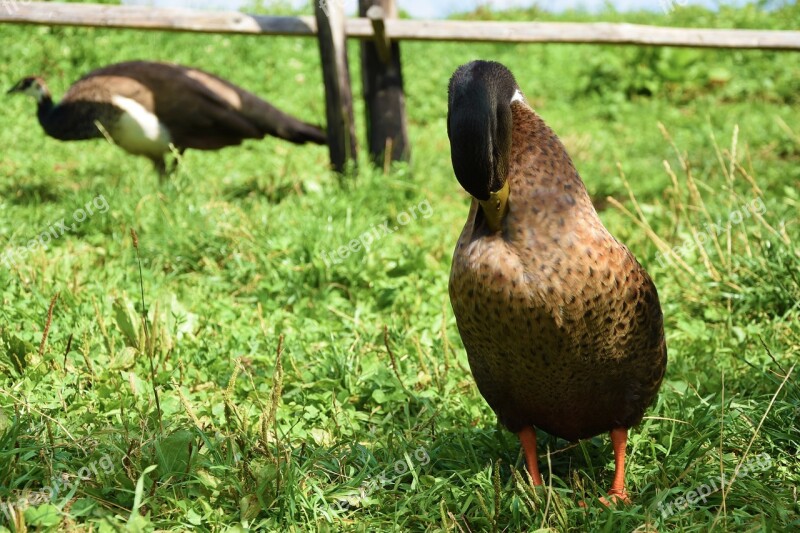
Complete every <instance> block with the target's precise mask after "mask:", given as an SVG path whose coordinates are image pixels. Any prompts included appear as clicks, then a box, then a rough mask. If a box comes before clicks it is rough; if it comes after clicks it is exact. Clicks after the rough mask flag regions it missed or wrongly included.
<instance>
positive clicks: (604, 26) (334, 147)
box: [0, 0, 800, 171]
mask: <svg viewBox="0 0 800 533" xmlns="http://www.w3.org/2000/svg"><path fill="white" fill-rule="evenodd" d="M314 4H315V8H314V9H315V12H314V16H313V17H273V16H260V15H248V14H245V13H239V12H218V11H198V10H192V9H174V8H150V7H143V6H111V5H99V4H64V3H57V2H28V1H25V2H22V1H20V0H0V22H6V23H14V24H43V25H51V26H88V27H105V28H128V29H139V30H160V31H182V32H198V33H228V34H255V35H285V36H304V37H316V38H317V39H318V41H319V48H320V55H321V59H322V68H323V78H324V81H325V98H326V115H327V129H328V136H329V150H330V155H331V164H332V166H333V168H334V169H336V170H337V171H343V170H344V169H345V168H346V167H347V166H348V165H351V164H354V163H355V161H356V160H357V150H358V146H357V145H358V143H357V142H356V134H355V131H356V130H355V126H354V119H353V106H352V102H353V96H352V89H351V85H350V73H349V68H348V60H347V53H346V48H345V43H346V40H347V39H348V38H357V39H360V40H361V57H360V59H361V63H362V69H361V71H362V83H363V87H364V97H365V99H366V106H365V107H366V111H367V117H366V120H367V138H368V147H369V152H370V156H371V158H372V161H373V162H374V163H376V164H378V165H384V166H385V165H387V164H388V163H389V162H391V161H395V160H407V159H408V158H409V157H410V149H409V145H408V135H407V130H406V120H405V97H404V93H403V80H402V74H401V62H400V48H399V41H402V40H416V41H465V42H505V43H578V44H617V45H638V46H680V47H698V48H739V49H762V50H787V51H798V50H800V31H773V30H727V29H704V28H668V27H660V26H644V25H636V24H611V23H588V24H586V23H558V22H486V21H447V20H401V19H398V18H397V9H396V5H395V1H394V0H359V15H360V16H359V17H358V18H349V19H348V18H346V17H345V15H344V12H343V0H325V1H322V2H318V1H315V2H314Z"/></svg>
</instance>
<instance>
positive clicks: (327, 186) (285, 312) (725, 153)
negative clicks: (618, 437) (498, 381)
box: [0, 6, 800, 532]
mask: <svg viewBox="0 0 800 533" xmlns="http://www.w3.org/2000/svg"><path fill="white" fill-rule="evenodd" d="M470 16H471V17H482V18H493V17H494V18H500V19H511V18H516V19H532V18H536V19H548V18H550V19H552V18H556V17H553V16H547V15H542V14H540V13H538V12H536V11H535V10H531V11H527V12H523V11H517V12H509V13H502V14H493V13H491V12H487V11H479V12H478V13H474V14H471V15H470ZM558 18H559V19H560V20H589V19H590V18H591V17H589V16H588V15H582V14H575V13H572V14H567V15H563V16H560V17H558ZM599 18H601V19H603V20H623V19H624V20H629V21H635V22H650V23H655V24H671V25H689V26H718V27H762V28H776V29H778V28H780V29H787V28H797V27H798V26H799V25H800V8H799V7H796V6H795V7H788V8H784V9H782V10H781V11H779V12H773V13H771V14H768V13H765V12H763V11H761V10H759V9H758V8H756V7H749V8H743V9H736V10H729V9H724V10H723V11H722V12H721V13H720V14H712V13H708V12H706V11H702V10H699V9H689V8H680V9H676V10H675V11H673V12H672V13H671V14H669V15H664V14H660V13H658V14H649V15H626V16H622V15H617V14H613V13H605V14H603V15H602V16H600V17H599ZM0 44H1V45H2V46H0V82H2V84H4V88H8V87H10V86H11V85H12V84H13V83H14V82H15V81H16V80H17V79H18V78H20V77H22V76H24V75H26V74H30V73H39V74H43V75H45V76H46V77H47V79H48V80H49V81H50V84H51V88H52V90H53V92H54V94H55V95H56V97H58V96H60V95H61V94H63V91H64V90H65V89H66V87H68V86H69V84H70V83H71V82H72V81H74V80H75V79H77V78H78V77H79V76H80V75H81V74H82V73H84V72H87V71H89V70H91V69H93V68H96V67H98V66H101V65H104V64H108V63H111V62H115V61H121V60H126V59H163V60H169V61H175V62H180V63H184V64H190V65H194V66H198V67H201V68H204V69H206V70H209V71H212V72H215V73H217V74H219V75H222V76H224V77H227V78H229V79H231V80H232V81H234V82H235V83H238V84H240V85H242V86H244V87H246V88H248V89H250V90H252V91H254V92H255V93H257V94H259V95H262V96H264V97H265V98H267V99H269V100H270V101H272V102H273V103H274V104H276V105H277V106H278V107H280V108H282V109H285V110H286V111H288V112H290V113H293V114H295V115H297V116H300V117H302V118H303V119H305V120H309V121H312V122H323V121H324V99H323V91H322V85H321V79H320V78H321V76H320V66H319V59H318V53H317V48H316V43H315V42H314V41H313V40H310V39H293V38H254V37H223V36H216V35H178V34H167V33H158V32H154V33H139V32H132V31H120V30H115V31H102V30H89V29H74V28H46V27H11V26H3V27H2V29H1V30H0ZM351 46H352V48H351V70H352V77H353V80H359V79H360V78H359V68H358V62H357V60H356V58H357V44H356V43H352V44H351ZM402 57H403V67H404V74H405V80H406V90H407V107H408V118H409V130H410V135H411V139H412V146H413V162H412V164H411V165H407V166H406V165H397V166H394V167H393V168H392V169H391V170H390V171H389V172H388V173H387V174H384V173H383V172H381V171H377V170H373V169H370V168H369V165H368V164H367V163H366V161H362V164H361V166H360V167H361V168H360V172H359V173H358V176H346V177H337V176H336V175H334V174H332V173H330V172H329V171H327V170H326V168H327V167H326V164H327V153H326V149H324V148H321V147H296V146H292V145H289V144H286V143H282V142H279V141H276V140H270V139H268V140H265V141H262V142H248V143H246V144H245V145H244V146H241V147H235V148H229V149H225V150H222V151H220V152H216V153H202V152H188V153H187V154H186V155H185V157H184V160H183V164H182V166H181V168H180V171H179V172H178V174H177V175H176V176H174V177H173V178H172V179H171V180H169V181H168V182H167V183H165V184H163V185H159V183H158V180H157V178H156V176H155V174H154V173H153V172H152V169H151V167H150V164H149V162H148V161H146V160H144V159H138V158H134V157H131V156H128V155H126V154H125V153H124V152H122V151H121V150H119V149H118V148H116V147H113V146H111V145H109V144H108V143H105V142H102V141H96V142H88V143H61V142H58V141H55V140H53V139H50V138H46V137H45V136H44V134H43V132H42V131H41V129H40V127H39V125H38V124H37V122H36V117H35V113H34V105H33V102H31V101H29V100H26V99H22V98H14V99H11V98H9V99H5V100H3V104H4V105H3V107H2V109H1V110H0V113H1V114H2V124H3V127H2V129H0V147H2V148H1V149H0V150H1V151H2V158H0V191H1V192H0V251H2V253H3V254H4V257H9V256H8V254H9V253H12V256H11V257H13V258H14V261H12V262H9V263H8V264H3V265H2V268H0V291H2V303H1V304H0V376H1V378H0V502H2V506H3V507H2V510H3V511H7V512H10V513H11V508H10V507H8V505H7V504H11V506H12V507H13V508H14V512H13V513H11V514H10V516H7V515H6V513H5V512H0V530H2V531H6V530H9V529H10V530H17V531H24V530H25V527H27V528H31V529H34V528H36V529H42V530H72V531H90V530H91V531H120V530H129V531H151V530H156V529H157V530H187V529H196V530H200V531H206V530H213V531H246V530H253V531H255V530H271V531H390V530H396V531H459V532H466V531H536V530H547V531H614V532H616V531H634V530H636V531H656V530H657V531H709V530H714V531H761V530H768V531H790V530H797V529H798V528H800V503H798V484H800V459H798V451H799V450H800V429H798V426H799V425H800V386H798V375H800V369H798V368H795V366H794V365H795V364H796V362H797V360H798V351H800V325H799V324H798V314H800V306H799V305H798V301H799V300H800V269H799V268H798V264H799V263H800V255H799V253H800V252H799V251H798V244H797V243H798V242H799V241H800V231H799V230H798V201H799V200H800V189H799V188H798V185H800V165H798V162H800V126H799V125H798V124H800V120H798V119H800V111H799V110H798V104H799V103H800V61H798V56H797V55H796V53H777V52H758V51H727V52H725V51H699V50H679V49H637V48H624V47H601V46H583V47H581V46H563V45H559V46H555V45H539V46H514V45H504V46H500V45H486V44H482V45H469V44H456V43H451V44H447V43H441V44H424V43H404V44H403V45H402ZM475 58H484V59H496V60H499V61H502V62H503V63H505V64H506V65H508V66H509V67H510V68H511V70H512V71H513V72H515V74H516V75H517V79H518V81H519V84H520V85H521V87H522V88H523V90H524V91H525V92H526V94H527V96H528V98H529V100H530V101H531V102H532V103H533V105H534V107H535V108H536V109H537V110H538V111H539V113H540V114H541V115H542V116H543V117H544V118H545V120H547V121H548V122H549V124H550V125H551V126H552V127H553V128H554V129H555V131H556V132H557V133H558V134H559V135H560V136H561V138H562V139H563V141H564V142H565V144H566V145H567V147H568V149H569V150H570V152H571V154H572V156H573V158H574V160H575V164H576V166H577V167H578V169H579V171H580V172H581V175H582V177H583V179H584V181H585V182H586V184H587V187H588V189H589V191H590V193H591V194H592V196H593V199H594V200H595V203H596V205H597V208H598V210H600V215H601V217H602V219H603V221H604V222H605V223H606V225H607V226H608V228H609V229H610V230H611V231H612V233H614V234H615V235H616V236H617V237H618V238H619V239H621V240H622V241H624V242H625V243H627V245H628V246H629V247H630V248H631V250H632V251H633V252H634V253H635V254H636V255H637V257H638V258H639V260H640V261H641V262H642V263H643V264H644V265H645V266H646V268H647V269H648V270H649V272H650V274H651V275H652V277H653V278H654V280H655V282H656V285H657V286H658V289H659V292H660V296H661V301H662V305H663V308H664V314H665V320H666V324H665V326H666V334H667V340H668V346H669V357H670V361H669V368H668V370H667V376H666V379H665V382H664V385H663V387H662V390H661V394H660V396H659V398H658V400H657V402H656V404H655V405H654V406H653V407H652V408H651V409H650V410H649V411H648V413H647V416H646V418H645V420H644V421H643V422H642V424H641V425H640V426H639V427H637V428H635V429H634V430H633V431H632V433H631V439H630V443H629V447H628V452H629V462H628V465H627V482H628V489H629V491H630V492H631V495H632V497H633V503H632V505H630V506H623V507H618V508H614V509H605V508H603V507H602V506H601V505H599V504H597V503H596V499H597V498H598V497H599V496H600V495H601V494H602V493H603V492H604V490H605V489H606V488H607V487H608V485H609V483H610V479H611V474H612V471H613V456H612V452H611V447H610V443H609V441H608V438H607V437H606V436H599V437H596V438H593V439H590V440H587V441H583V442H580V443H577V444H576V443H568V442H564V441H560V440H557V439H554V438H551V437H548V436H547V435H544V434H541V435H540V451H541V460H542V463H543V472H544V473H545V481H546V484H547V485H548V487H547V488H546V489H545V490H533V489H532V488H531V487H530V486H529V485H528V483H527V481H526V478H525V477H524V476H525V471H524V466H523V461H522V457H521V455H520V452H519V446H518V443H517V440H516V438H515V437H514V435H512V434H509V433H508V432H506V431H504V430H502V429H500V428H498V427H497V425H496V421H495V417H494V415H493V413H492V412H491V410H490V409H489V407H488V406H487V405H486V403H485V402H484V400H483V399H482V398H481V396H480V394H479V393H478V391H477V389H476V387H475V385H474V382H473V380H472V378H471V376H470V373H469V370H468V368H467V363H466V357H465V354H464V350H463V347H462V345H461V341H460V339H459V336H458V333H457V331H456V328H455V322H454V319H453V316H452V312H451V310H450V305H449V301H448V296H447V280H448V273H449V266H450V259H451V254H452V250H453V247H454V244H455V241H456V238H457V235H458V233H459V231H460V229H461V226H462V224H463V221H464V219H465V217H466V213H467V209H468V207H467V206H468V198H467V197H466V195H465V193H464V192H463V191H462V190H461V189H460V187H459V186H458V183H457V182H456V180H455V179H454V177H453V175H452V169H451V166H450V161H449V145H448V141H447V135H446V130H445V114H446V86H447V80H448V77H449V75H450V74H451V73H452V72H453V70H454V69H455V68H456V67H457V66H458V65H460V64H462V63H464V62H466V61H468V60H471V59H475ZM355 87H356V90H357V91H358V90H359V89H358V88H359V85H358V84H357V83H356V85H355ZM356 107H357V108H356V114H357V120H358V122H359V125H360V127H363V113H362V112H363V104H362V102H361V101H360V99H357V102H356ZM89 209H91V211H92V214H91V215H90V214H88V210H89ZM81 213H85V215H82V214H81ZM62 219H64V220H65V221H66V223H67V225H68V226H67V228H66V231H65V232H64V234H63V235H61V236H59V237H58V238H53V239H52V240H51V241H50V242H49V243H47V247H46V248H43V247H36V248H35V249H33V250H32V251H30V252H28V251H25V248H24V247H25V246H27V243H28V241H29V240H31V239H34V238H37V236H39V235H40V234H41V233H42V232H45V231H48V229H49V228H50V227H51V226H53V227H59V222H60V221H61V220H62ZM78 219H81V220H78ZM72 222H74V227H73V225H72ZM387 223H388V226H389V228H390V229H392V230H393V229H394V227H395V226H396V227H397V229H396V231H391V232H390V234H387V235H384V232H383V230H380V237H379V238H376V239H375V240H374V242H373V243H372V244H371V246H370V248H369V249H368V250H364V249H361V250H358V251H354V252H350V253H347V254H343V255H345V256H346V257H342V256H340V255H337V256H333V255H332V253H334V252H335V251H336V250H338V248H339V247H340V246H343V245H346V244H348V243H349V242H350V241H351V240H352V239H357V238H359V237H360V236H361V235H362V234H366V232H371V231H373V230H375V229H380V227H381V226H383V225H384V224H387ZM132 229H135V231H136V233H137V235H138V253H137V250H136V249H135V248H134V246H133V241H132V238H131V230H132ZM57 233H58V232H57ZM139 259H140V261H141V263H140V264H139V262H138V261H139ZM140 265H141V269H140ZM140 275H141V279H140ZM142 292H143V298H144V304H145V307H146V309H147V313H148V319H147V324H148V329H147V333H145V330H144V328H143V322H142V320H141V312H142V310H143V306H142ZM54 298H55V300H54ZM53 301H54V304H53V305H52V316H51V318H50V319H48V308H49V307H50V306H51V302H53ZM48 325H49V331H48V330H47V329H46V328H47V326H48ZM45 331H48V334H47V340H46V342H45V343H42V338H43V334H44V333H45ZM151 365H152V366H151ZM155 392H157V397H156V395H155ZM156 398H157V399H158V402H159V404H158V405H160V414H159V410H158V409H157V403H156ZM737 468H740V469H739V470H738V471H737ZM720 476H724V478H725V480H726V487H725V488H724V490H719V489H720V485H721V483H720V479H719V478H720ZM715 489H716V490H715ZM581 500H586V501H588V502H590V505H588V507H586V508H583V507H581V506H579V502H580V501H581ZM9 518H12V521H11V522H9ZM23 519H24V523H25V524H27V526H23V525H22V523H23Z"/></svg>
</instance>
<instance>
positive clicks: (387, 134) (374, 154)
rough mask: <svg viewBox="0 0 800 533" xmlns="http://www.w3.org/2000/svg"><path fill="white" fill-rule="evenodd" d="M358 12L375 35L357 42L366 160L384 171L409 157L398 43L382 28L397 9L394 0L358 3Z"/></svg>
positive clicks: (367, 0)
mask: <svg viewBox="0 0 800 533" xmlns="http://www.w3.org/2000/svg"><path fill="white" fill-rule="evenodd" d="M358 12H359V15H361V16H362V17H364V16H366V17H367V18H369V19H370V21H371V22H372V28H373V32H374V34H375V36H374V38H373V39H372V40H364V41H361V81H362V85H363V91H364V101H365V106H364V107H365V110H366V115H367V116H366V120H367V142H368V145H369V154H370V158H371V160H372V162H373V163H374V164H375V165H377V166H379V167H383V169H384V171H385V170H387V169H388V166H389V164H390V163H391V162H392V161H408V160H409V159H410V156H411V153H410V145H409V143H408V127H407V125H406V100H405V94H404V93H403V72H402V69H401V64H400V43H399V42H398V41H391V40H390V39H389V37H388V36H387V34H386V25H385V20H386V19H390V18H396V17H397V6H396V4H395V0H359V2H358Z"/></svg>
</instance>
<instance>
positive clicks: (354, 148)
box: [314, 0, 358, 172]
mask: <svg viewBox="0 0 800 533" xmlns="http://www.w3.org/2000/svg"><path fill="white" fill-rule="evenodd" d="M314 15H315V17H316V19H317V38H318V42H319V54H320V59H321V61H322V78H323V81H324V82H325V109H326V116H327V120H328V125H327V131H328V149H329V151H330V155H331V166H332V167H333V169H334V170H336V171H337V172H345V170H347V167H348V162H350V163H351V164H352V167H353V169H355V168H356V165H357V160H358V145H357V142H356V128H355V123H354V120H353V92H352V89H351V88H350V68H349V66H348V63H347V35H346V34H345V14H344V0H321V1H316V0H315V1H314Z"/></svg>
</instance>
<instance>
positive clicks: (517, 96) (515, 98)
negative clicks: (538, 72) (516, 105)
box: [511, 89, 525, 103]
mask: <svg viewBox="0 0 800 533" xmlns="http://www.w3.org/2000/svg"><path fill="white" fill-rule="evenodd" d="M524 101H525V96H523V94H522V91H520V90H519V89H517V90H516V91H514V96H512V97H511V102H512V103H513V102H524Z"/></svg>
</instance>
